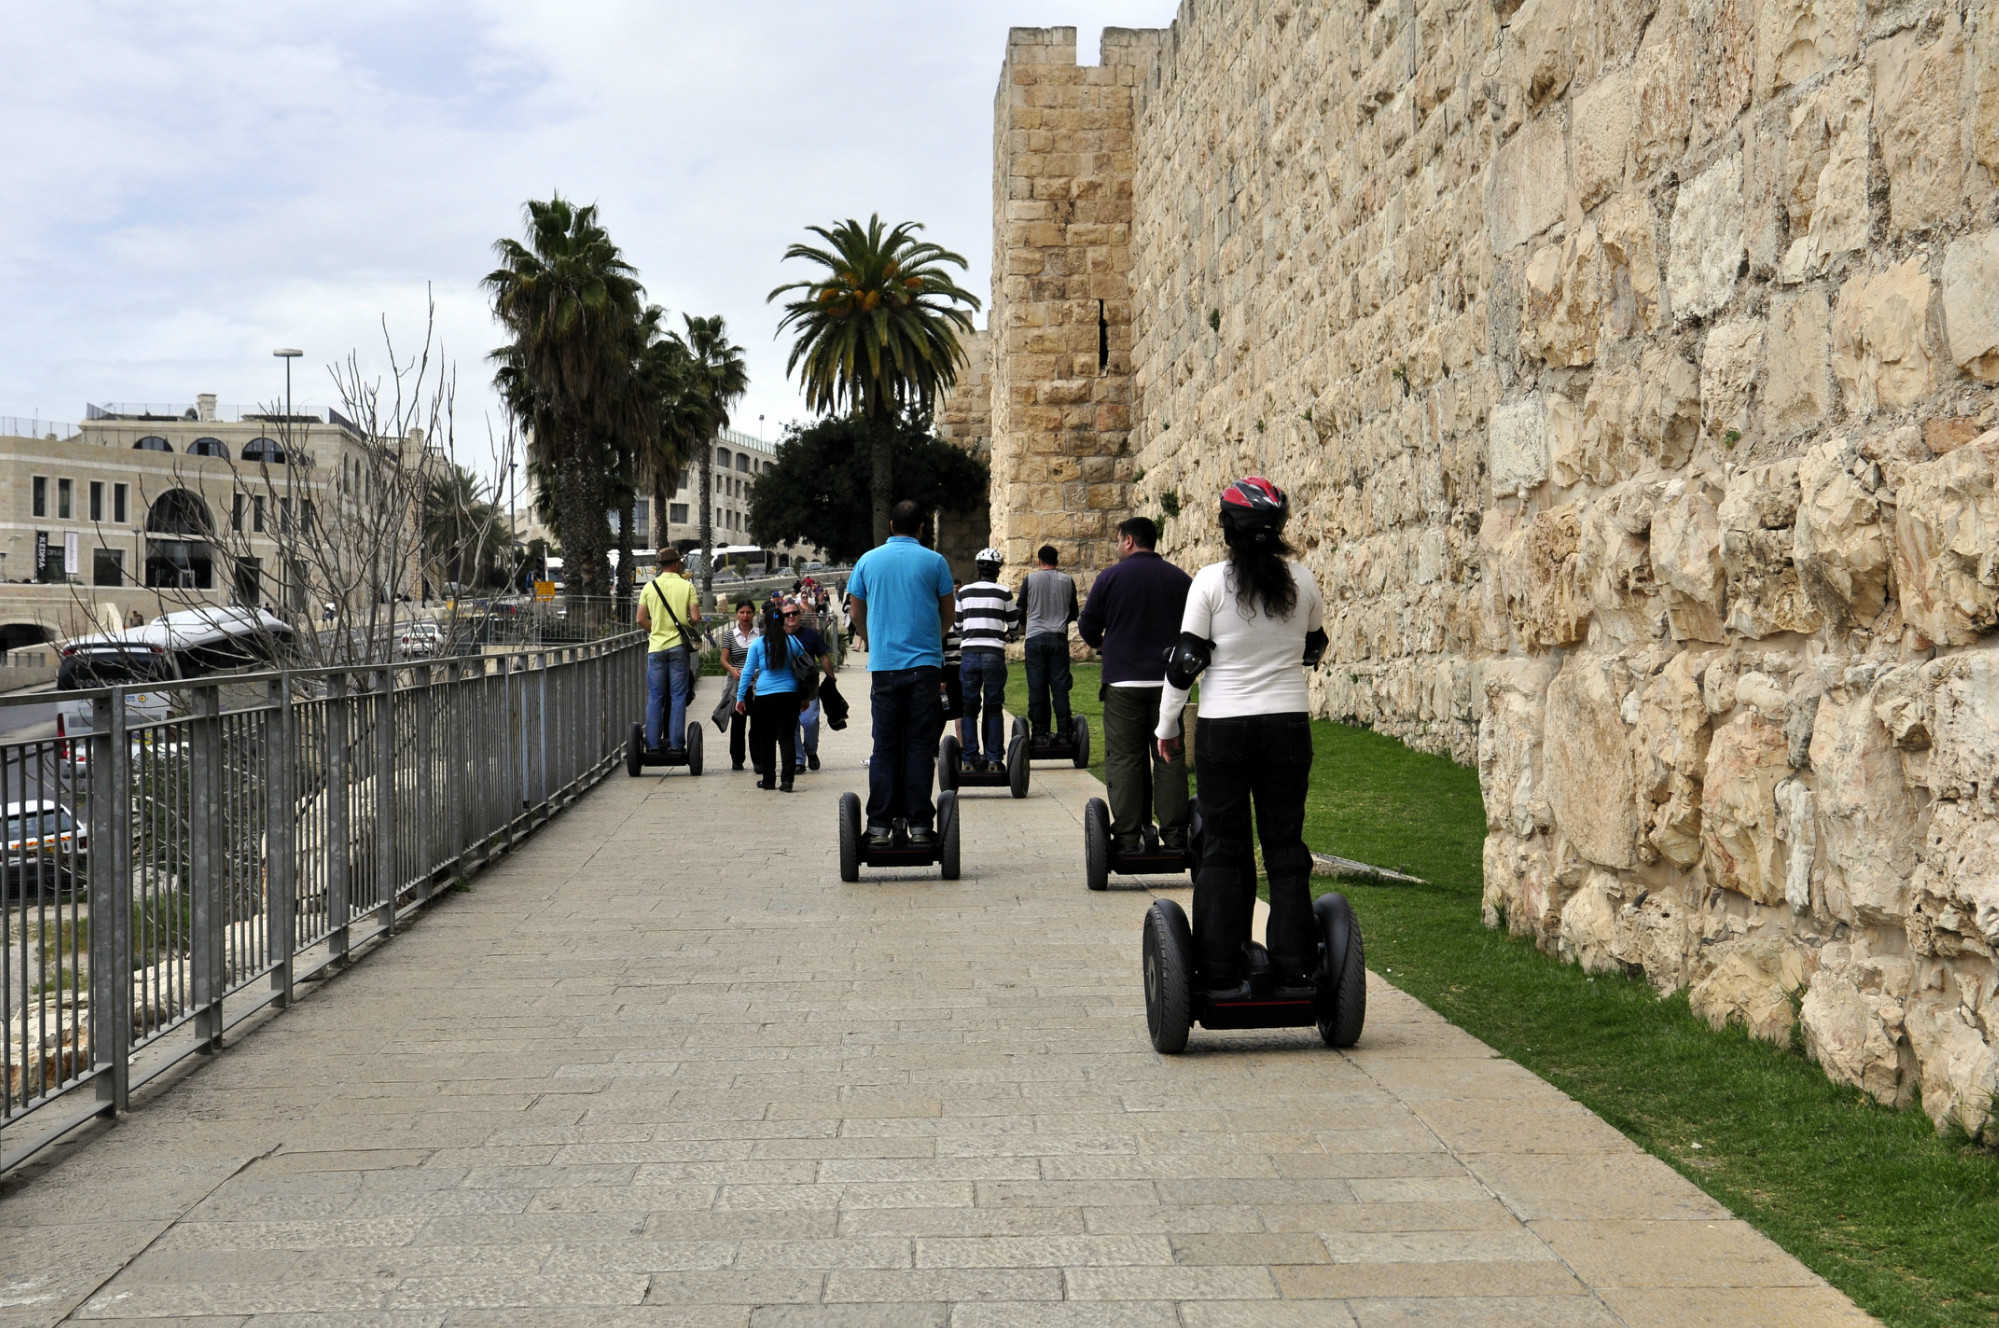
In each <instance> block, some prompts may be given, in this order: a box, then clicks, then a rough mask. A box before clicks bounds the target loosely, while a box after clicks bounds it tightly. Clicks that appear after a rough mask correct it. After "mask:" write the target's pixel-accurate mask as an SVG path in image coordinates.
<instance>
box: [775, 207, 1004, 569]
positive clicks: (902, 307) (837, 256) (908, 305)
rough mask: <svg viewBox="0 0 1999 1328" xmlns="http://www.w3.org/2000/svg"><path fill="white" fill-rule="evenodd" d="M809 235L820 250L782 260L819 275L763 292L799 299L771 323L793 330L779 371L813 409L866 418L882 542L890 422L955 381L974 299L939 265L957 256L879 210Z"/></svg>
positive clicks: (794, 249)
mask: <svg viewBox="0 0 1999 1328" xmlns="http://www.w3.org/2000/svg"><path fill="white" fill-rule="evenodd" d="M807 229H809V230H810V231H811V232H812V233H813V234H814V235H817V236H819V237H820V238H821V239H822V240H824V241H825V242H826V244H827V246H828V247H827V248H825V249H819V248H814V247H813V246H811V245H807V244H794V245H792V246H791V247H790V248H789V249H787V250H785V251H784V257H785V259H786V261H789V260H791V259H794V258H803V259H806V260H807V261H809V262H813V263H817V264H819V265H820V266H821V267H822V268H824V269H825V273H824V274H823V275H821V276H818V277H816V278H813V279H811V280H808V281H794V282H791V283H790V284H788V285H784V286H779V287H778V288H777V289H776V290H774V291H772V292H771V293H770V295H769V296H768V298H769V299H772V300H775V299H777V298H778V297H779V296H780V295H784V294H786V293H788V292H797V294H798V298H797V299H795V300H792V301H791V302H790V303H788V304H786V305H785V306H784V318H783V319H782V320H780V321H779V323H778V325H777V326H778V331H780V332H782V331H784V330H785V329H786V328H794V327H795V328H796V329H797V337H798V339H797V340H796V341H795V342H793V343H792V347H791V358H790V359H789V360H787V361H786V362H785V366H784V370H785V372H786V373H787V374H789V373H791V372H792V371H793V370H794V369H797V370H799V382H800V385H801V386H803V387H804V389H805V402H806V404H807V405H808V406H810V407H811V408H812V409H813V410H821V411H833V410H838V409H842V408H844V409H846V410H848V411H850V412H852V413H853V414H855V415H858V416H860V417H862V418H863V419H864V420H866V421H867V424H868V436H869V452H870V454H871V459H872V464H873V474H872V476H871V484H870V488H869V496H870V497H871V499H872V500H873V507H874V536H875V543H877V544H879V543H881V542H882V541H884V540H886V539H887V538H888V509H889V504H890V502H891V501H892V500H893V498H894V495H895V474H894V464H895V463H894V440H895V435H894V430H893V429H891V428H889V427H888V426H889V424H890V422H891V421H892V420H893V419H894V417H895V416H896V415H897V414H898V413H899V412H901V411H904V410H907V409H915V410H917V411H918V412H919V413H925V414H927V413H928V412H929V411H930V410H931V409H933V408H934V407H935V405H936V403H937V398H938V397H939V396H940V395H942V394H943V393H944V392H945V391H946V390H948V389H949V388H950V387H951V385H952V384H953V383H956V382H957V381H958V366H959V365H961V364H963V363H964V362H965V351H964V348H963V347H962V346H960V345H959V344H958V334H959V333H960V332H966V333H969V332H971V331H972V311H975V310H977V309H978V307H979V301H978V297H977V296H975V295H973V294H972V293H971V292H969V291H966V290H963V289H961V288H960V287H959V286H958V284H957V283H956V282H954V281H953V280H951V278H950V277H949V276H948V275H947V274H946V273H945V271H944V268H945V265H946V264H955V265H956V266H958V267H960V268H963V267H964V266H965V260H964V259H963V258H961V257H959V256H958V255H957V254H954V253H952V252H951V251H950V250H948V249H945V248H942V247H941V246H938V245H934V244H931V243H929V242H928V241H925V240H918V239H917V238H916V236H915V233H916V232H917V231H920V230H922V229H923V227H922V226H921V225H919V224H918V223H916V222H912V221H906V222H903V223H902V224H901V225H899V226H897V227H896V228H895V229H893V230H884V228H883V226H882V219H881V216H880V215H879V214H877V215H875V216H873V217H870V218H869V219H868V224H867V225H866V226H862V225H861V223H860V222H858V221H854V220H852V219H851V218H850V219H849V220H847V221H844V222H840V223H838V224H836V225H835V226H833V227H832V229H830V230H829V229H827V228H826V227H823V226H812V227H808V228H807ZM967 306H968V307H967Z"/></svg>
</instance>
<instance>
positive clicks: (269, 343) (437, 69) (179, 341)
mask: <svg viewBox="0 0 1999 1328" xmlns="http://www.w3.org/2000/svg"><path fill="white" fill-rule="evenodd" d="M1173 7H1174V6H1173V0H1065V2H1064V3H1060V4H1055V3H1049V2H1048V0H1023V2H1022V3H1020V4H1018V5H1011V4H1008V5H1001V4H987V3H983V2H978V3H971V4H965V3H955V4H953V3H937V2H936V0H875V2H874V3H866V4H828V3H823V2H822V3H798V2H796V0H747V2H744V3H737V4H732V5H718V4H712V3H709V4H695V3H684V2H676V3H666V4H660V3H640V2H639V0H627V2H626V3H597V4H577V3H570V4H554V3H538V4H525V3H513V4H509V3H501V2H499V0H454V2H453V3H441V4H429V5H411V4H402V3H393V2H391V0H346V2H345V3H340V4H293V5H277V6H273V5H269V4H252V3H247V0H205V3H204V4H202V5H201V6H198V7H197V6H181V7H176V6H159V5H143V4H137V3H121V4H73V3H72V4H33V5H23V6H18V7H15V8H13V9H12V10H10V15H9V21H8V27H9V31H10V36H11V37H12V38H13V39H14V40H13V42H12V43H10V44H11V46H12V54H13V55H14V57H15V58H14V61H13V63H12V67H11V68H10V77H9V79H8V80H7V81H6V82H5V83H4V84H0V117H4V123H6V124H7V125H8V126H10V129H11V130H12V132H10V133H9V134H8V135H7V136H6V139H5V141H4V144H0V170H3V171H4V173H5V174H4V178H6V179H7V180H8V182H9V188H8V193H9V195H10V206H9V207H8V208H7V209H5V210H4V211H0V303H3V304H4V307H5V308H6V309H7V311H8V313H9V315H10V316H9V317H8V318H7V319H6V320H5V322H4V324H0V415H17V414H20V415H25V414H29V413H31V412H38V413H39V414H40V415H41V417H42V418H44V419H48V418H54V419H59V420H60V419H74V418H77V417H79V416H80V415H81V414H82V413H83V403H84V402H85V401H86V400H96V401H105V400H119V401H180V402H191V401H192V399H193V397H194V395H195V394H196V393H197V392H203V391H213V392H216V393H218V394H219V395H220V396H221V398H222V399H223V400H224V401H236V402H246V403H247V402H256V401H268V400H271V399H273V398H274V397H275V396H276V394H277V393H278V392H280V391H281V390H282V382H283V374H282V369H281V368H280V367H279V366H278V364H277V362H276V361H274V360H272V359H271V358H270V348H271V347H273V346H276V345H280V344H287V345H298V346H302V347H304V348H305V349H306V358H305V360H304V361H302V362H301V365H300V372H299V375H298V378H297V382H296V386H295V388H294V391H295V394H296V395H297V396H298V398H299V399H301V400H303V401H305V402H307V403H310V404H314V405H324V404H327V402H328V399H329V398H330V396H331V394H330V392H329V391H328V390H327V387H326V377H325V374H324V373H323V372H319V371H315V369H314V368H313V367H311V366H317V365H324V364H327V363H330V362H332V361H335V360H337V359H339V358H341V357H343V356H344V355H345V354H346V353H347V352H348V351H349V350H350V349H357V348H358V349H359V350H360V351H361V353H362V355H363V357H364V360H366V359H379V358H380V356H379V352H378V347H379V345H380V334H379V327H380V322H381V319H382V318H383V317H384V316H385V315H386V316H387V318H388V320H389V322H390V324H391V326H392V327H393V328H394V329H395V330H396V331H397V333H398V336H399V339H401V340H404V341H407V340H409V339H410V338H411V337H413V336H415V335H417V334H418V333H420V330H421V322H422V318H423V309H424V300H425V290H426V286H428V287H429V288H431V289H432V290H434V292H435V294H436V298H437V306H438V327H439V332H440V335H441V336H442V338H443V340H444V343H445V346H446V349H447V351H448V353H449V354H450V355H451V356H452V357H453V358H454V359H455V360H456V361H457V364H458V369H459V379H460V385H461V386H460V401H459V419H460V439H461V446H470V447H472V448H473V449H474V450H475V451H477V450H482V449H483V439H484V436H485V428H484V425H483V423H481V416H482V414H484V413H487V412H490V411H492V410H493V406H492V396H491V392H490V390H489V387H488V379H489V374H488V371H487V368H486V366H485V364H484V361H483V357H484V355H485V353H486V352H487V351H488V350H489V349H491V347H492V346H493V345H495V344H496V343H497V341H498V335H497V332H496V330H495V328H494V327H493V325H492V322H491V319H490V317H489V315H488V312H487V307H486V302H485V298H484V295H483V293H482V292H481V291H480V289H479V285H478V283H479V279H480V278H481V277H482V276H483V275H484V274H485V273H486V272H487V271H488V270H489V269H490V268H491V267H492V251H491V246H492V243H493V241H494V240H495V239H497V238H498V237H499V236H501V235H503V234H513V233H518V230H519V225H520V207H521V204H522V202H523V200H525V199H527V198H528V197H530V196H533V197H545V196H546V195H547V193H548V192H549V191H550V190H553V189H560V190H561V191H562V192H563V193H565V194H566V195H568V196H570V197H573V198H576V199H579V200H583V201H595V202H597V203H598V204H599V205H600V206H601V209H602V212H603V216H604V221H605V223H606V225H607V226H608V228H609V229H610V231H611V234H612V236H613V237H614V238H615V239H616V240H617V241H618V242H619V243H620V244H621V245H622V246H623V247H624V249H625V252H626V254H627V257H628V258H630V260H631V261H632V262H633V263H634V264H635V265H636V266H637V267H638V269H639V272H640V274H641V277H642V279H643V280H644V281H645V283H646V286H647V288H648V292H649V294H650V295H651V298H652V299H653V300H655V301H656V302H658V303H661V304H664V305H666V306H667V307H668V308H669V309H670V310H671V311H672V312H673V313H674V314H675V315H676V317H677V316H678V315H679V314H680V313H683V312H691V313H702V314H707V313H721V314H723V315H725V316H726V317H727V319H728V321H729V326H730V328H731V331H732V332H733V334H734V336H735V338H736V340H738V341H739V342H741V343H742V344H743V345H744V346H745V347H746V349H747V350H748V352H749V360H750V368H751V378H752V385H751V390H750V395H749V397H748V398H747V399H746V400H745V401H744V402H743V404H742V405H741V407H740V408H739V409H738V412H737V423H738V425H739V426H740V427H745V428H748V429H751V430H754V429H755V428H756V427H757V417H758V416H759V415H764V416H767V417H768V421H767V424H766V432H770V433H774V432H775V431H776V428H777V427H778V425H779V424H780V422H782V421H785V420H789V419H793V418H798V417H802V416H803V415H804V414H805V413H806V412H805V411H804V408H803V405H802V403H801V401H800V400H799V397H798V395H797V393H796V392H795V391H794V390H793V388H792V386H791V384H790V383H788V382H787V381H785V379H784V376H783V374H784V356H785V353H786V350H787V349H788V348H787V346H786V345H784V344H782V343H779V342H776V341H774V340H773V333H774V330H775V327H776V322H777V316H776V313H775V312H774V311H773V310H772V308H771V307H770V306H768V305H766V303H765V300H764V297H765V295H766V294H767V293H768V292H769V291H770V289H771V288H772V287H774V286H776V285H778V284H779V283H780V282H783V281H785V280H788V279H790V278H789V275H788V274H787V273H786V271H785V269H784V267H783V265H782V264H781V263H780V262H779V261H778V260H779V256H780V255H781V254H782V252H783V250H784V247H785V245H787V244H788V243H790V242H791V241H793V240H794V239H798V238H801V236H802V234H803V229H804V227H805V226H806V225H808V224H810V223H814V222H820V223H823V222H827V221H830V220H833V219H835V218H840V217H847V216H860V217H866V216H867V215H868V214H869V213H870V212H874V211H879V212H880V213H881V214H882V215H883V217H884V218H885V219H888V220H891V221H894V220H902V219H916V220H920V221H923V222H925V223H926V225H927V227H928V230H927V237H928V238H930V239H933V240H936V241H937V242H939V243H941V244H944V245H946V246H947V247H949V248H952V249H956V250H957V251H958V252H960V253H962V254H964V255H965V257H966V258H967V259H968V260H969V262H970V265H971V266H970V270H969V274H968V276H967V278H966V280H965V284H966V285H967V286H968V287H969V288H970V289H972V290H974V291H977V292H979V293H980V294H981V295H983V294H984V292H985V291H986V290H987V288H988V282H989V277H988V269H989V266H990V255H991V220H990V191H991V155H990V154H991V142H992V97H993V90H994V85H995V82H996V80H997V78H998V73H999V62H1000V59H1001V57H1002V56H1003V54H1004V50H1005V41H1006V28H1007V26H1008V25H1009V24H1054V23H1065V24H1074V25H1076V26H1077V27H1079V28H1080V29H1081V34H1080V35H1081V46H1082V48H1083V49H1082V52H1081V58H1082V59H1083V60H1085V61H1086V62H1088V61H1090V60H1092V59H1093V58H1094V53H1095V46H1096V35H1095V34H1096V31H1097V29H1099V28H1101V27H1103V26H1105V25H1134V26H1144V25H1158V24H1163V23H1165V22H1168V21H1170V19H1171V17H1172V10H1173Z"/></svg>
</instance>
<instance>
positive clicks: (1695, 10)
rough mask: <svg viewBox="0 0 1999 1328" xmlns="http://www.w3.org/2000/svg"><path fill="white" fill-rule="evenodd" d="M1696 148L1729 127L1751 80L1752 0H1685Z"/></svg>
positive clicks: (1743, 104) (1746, 96)
mask: <svg viewBox="0 0 1999 1328" xmlns="http://www.w3.org/2000/svg"><path fill="white" fill-rule="evenodd" d="M1686 15H1687V30H1688V33H1689V35H1690V37H1691V38H1692V43H1693V44H1692V59H1693V67H1692V73H1691V78H1690V80H1689V82H1690V87H1689V93H1688V99H1689V100H1690V101H1691V102H1692V104H1693V112H1694V136H1693V142H1694V144H1695V145H1696V146H1698V145H1700V144H1702V143H1707V142H1711V141H1713V140H1714V139H1717V138H1720V137H1721V136H1722V135H1724V134H1726V133H1727V132H1728V131H1729V130H1730V129H1732V128H1734V126H1735V121H1736V117H1737V116H1739V115H1741V114H1742V111H1743V109H1744V108H1745V107H1747V106H1748V105H1749V94H1750V92H1751V90H1752V87H1753V85H1754V82H1755V74H1756V66H1755V52H1756V26H1755V25H1756V0H1687V7H1686Z"/></svg>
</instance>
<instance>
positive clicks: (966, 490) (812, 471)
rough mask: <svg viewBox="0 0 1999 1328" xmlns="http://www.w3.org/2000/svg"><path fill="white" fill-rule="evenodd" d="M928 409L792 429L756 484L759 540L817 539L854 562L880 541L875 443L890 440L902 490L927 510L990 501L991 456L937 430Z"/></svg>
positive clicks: (753, 497)
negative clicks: (872, 503) (873, 507)
mask: <svg viewBox="0 0 1999 1328" xmlns="http://www.w3.org/2000/svg"><path fill="white" fill-rule="evenodd" d="M927 425H928V421H927V419H925V418H924V417H922V416H917V417H914V418H912V417H910V416H907V415H904V416H899V417H897V418H894V419H891V420H890V421H889V422H888V423H887V425H886V426H875V425H872V424H870V423H869V422H868V421H866V420H864V419H858V418H856V417H854V416H851V415H847V416H835V417H832V418H829V419H822V420H820V421H819V422H818V423H816V424H810V425H807V426H805V427H804V428H792V429H790V430H787V431H786V433H785V437H784V440H783V441H782V442H781V443H780V444H779V445H778V449H777V462H776V464H775V465H773V466H772V467H771V469H770V470H768V471H766V472H765V473H764V474H763V475H762V476H761V477H760V478H759V479H758V480H757V483H756V487H755V488H754V489H752V490H751V491H750V514H749V524H750V534H751V537H752V538H754V539H755V540H756V542H757V543H759V544H763V545H767V546H768V545H777V544H816V545H818V546H819V547H820V548H821V549H823V550H825V551H826V554H827V556H828V557H830V558H832V559H834V560H836V561H838V562H852V561H853V560H854V559H856V558H858V557H860V556H861V555H862V554H864V553H866V552H867V551H868V550H869V549H871V548H873V547H874V546H875V545H876V544H878V543H879V542H880V541H879V540H877V539H875V538H874V532H873V528H872V523H871V521H870V512H869V509H868V504H867V502H866V499H867V496H868V493H869V491H870V489H871V487H872V485H873V481H874V473H875V465H874V445H875V443H876V442H877V441H878V440H879V439H881V438H883V437H886V438H887V439H888V440H889V447H890V449H891V455H892V462H891V464H893V466H894V467H895V477H896V493H897V494H898V495H899V496H900V497H903V498H908V499H911V500H913V501H915V502H916V503H918V504H919V505H921V506H922V507H923V509H924V510H925V511H932V512H934V511H939V510H941V511H946V512H953V513H957V512H968V511H971V510H973V509H974V508H976V507H977V506H978V505H979V504H980V503H981V502H983V501H984V500H985V495H986V466H985V463H984V462H982V461H980V460H979V459H978V458H976V457H974V456H972V455H970V454H969V453H967V452H964V451H961V450H960V449H958V448H955V447H953V446H951V444H949V443H947V442H945V441H943V440H942V439H940V438H936V437H933V436H932V435H931V433H930V431H929V429H928V427H927Z"/></svg>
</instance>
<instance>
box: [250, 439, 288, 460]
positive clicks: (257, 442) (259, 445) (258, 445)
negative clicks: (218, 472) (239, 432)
mask: <svg viewBox="0 0 1999 1328" xmlns="http://www.w3.org/2000/svg"><path fill="white" fill-rule="evenodd" d="M243 459H244V460H245V461H268V462H271V463H273V464H274V465H280V466H282V465H283V464H284V463H285V449H284V448H282V447H280V446H278V440H277V439H275V438H252V439H251V440H250V441H249V442H247V443H245V444H243Z"/></svg>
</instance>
